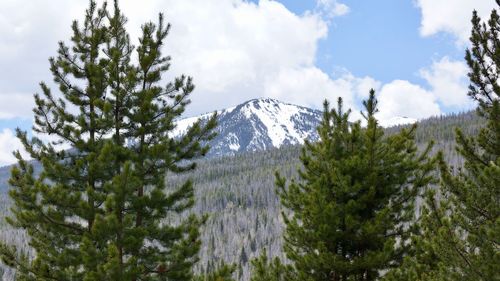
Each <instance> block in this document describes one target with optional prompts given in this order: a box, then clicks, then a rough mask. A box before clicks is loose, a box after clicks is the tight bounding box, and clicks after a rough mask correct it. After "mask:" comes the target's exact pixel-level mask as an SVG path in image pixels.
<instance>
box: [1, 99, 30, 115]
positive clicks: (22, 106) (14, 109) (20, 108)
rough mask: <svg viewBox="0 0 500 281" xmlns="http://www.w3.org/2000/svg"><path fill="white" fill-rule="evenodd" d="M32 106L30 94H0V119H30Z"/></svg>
mask: <svg viewBox="0 0 500 281" xmlns="http://www.w3.org/2000/svg"><path fill="white" fill-rule="evenodd" d="M34 104H35V102H34V99H33V96H32V95H30V94H26V93H12V94H7V93H3V94H0V119H11V118H15V117H21V118H30V117H31V116H32V115H33V112H32V108H33V106H34Z"/></svg>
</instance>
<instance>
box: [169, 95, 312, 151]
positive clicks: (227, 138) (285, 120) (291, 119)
mask: <svg viewBox="0 0 500 281" xmlns="http://www.w3.org/2000/svg"><path fill="white" fill-rule="evenodd" d="M218 114H219V117H218V127H217V129H216V131H217V137H216V138H215V139H214V140H212V142H211V143H210V147H211V149H210V152H209V155H210V156H221V155H234V154H235V153H239V152H250V151H257V150H265V149H268V148H273V147H281V146H282V145H293V144H302V143H304V140H305V139H308V140H311V141H315V140H317V139H318V134H317V132H316V127H317V126H318V125H319V122H320V120H321V111H319V110H314V109H310V108H307V107H302V106H297V105H292V104H287V103H283V102H280V101H278V100H275V99H270V98H262V99H253V100H250V101H247V102H245V103H242V104H240V105H238V106H235V107H231V108H228V109H225V110H221V111H218ZM210 116H211V113H209V114H204V115H201V116H197V117H191V118H186V119H181V120H179V121H178V122H177V127H176V128H175V130H174V132H173V134H172V135H173V136H180V135H182V134H183V133H185V132H186V130H187V129H188V128H189V127H190V126H191V125H192V124H193V123H194V122H195V121H196V120H198V119H202V120H203V119H207V118H209V117H210Z"/></svg>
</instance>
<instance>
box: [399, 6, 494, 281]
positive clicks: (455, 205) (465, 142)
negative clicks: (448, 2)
mask: <svg viewBox="0 0 500 281" xmlns="http://www.w3.org/2000/svg"><path fill="white" fill-rule="evenodd" d="M497 4H498V5H499V6H500V1H497ZM472 24H473V29H472V35H471V37H470V38H471V43H472V44H471V49H469V50H467V51H466V56H465V59H466V61H467V64H468V65H469V68H470V72H469V77H470V79H471V85H470V87H469V96H470V97H471V98H472V99H474V100H475V101H477V102H478V103H479V108H478V112H479V114H480V115H481V116H482V117H483V118H484V120H485V121H486V122H485V123H486V125H485V126H484V127H483V128H481V130H480V131H479V134H477V135H476V136H473V137H468V136H466V134H464V133H463V131H462V130H460V129H457V130H456V136H457V152H458V153H459V154H460V155H461V156H462V157H463V159H464V161H465V163H464V166H463V168H462V167H458V168H457V167H450V166H449V164H447V163H446V161H445V160H444V156H443V154H442V153H441V154H440V155H439V158H440V161H439V171H440V174H441V189H440V190H439V192H438V193H436V192H434V191H430V192H429V193H428V196H427V200H426V201H427V204H426V206H425V208H424V212H423V215H422V231H423V233H422V237H421V238H420V239H418V240H417V243H418V245H419V248H420V249H419V254H417V255H416V256H415V258H413V259H408V261H407V263H406V264H405V266H404V267H402V268H401V269H400V270H399V272H398V273H397V274H399V276H403V277H405V278H406V279H407V280H500V216H499V215H500V87H499V84H498V75H499V74H500V71H499V66H500V48H499V46H500V37H499V34H498V32H499V30H500V17H499V15H498V14H497V11H496V10H493V11H492V13H491V17H490V20H489V21H488V22H487V23H482V22H481V19H480V18H479V17H478V15H477V13H476V12H474V13H473V17H472ZM410 276H412V278H411V279H410V278H409V277H410ZM428 276H432V278H433V279H431V278H428ZM391 280H397V279H391Z"/></svg>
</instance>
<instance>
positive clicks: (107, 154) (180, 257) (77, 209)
mask: <svg viewBox="0 0 500 281" xmlns="http://www.w3.org/2000/svg"><path fill="white" fill-rule="evenodd" d="M125 23H126V18H125V17H124V16H123V15H122V13H121V12H120V9H119V6H118V3H117V1H115V2H114V9H113V10H112V11H110V10H109V9H108V7H107V4H106V3H104V4H103V5H102V7H100V8H98V7H97V5H96V3H95V2H94V1H91V2H90V6H89V8H88V10H87V11H86V13H85V19H84V21H83V24H80V23H78V22H77V21H75V22H74V23H73V25H72V30H73V35H72V37H71V45H70V46H67V45H66V44H65V43H63V42H61V43H59V50H58V55H57V57H55V58H51V59H50V70H51V72H52V74H53V77H54V81H55V83H56V84H57V85H58V86H59V90H60V93H59V94H58V95H53V94H52V92H51V90H50V89H49V87H48V86H47V85H46V84H44V83H42V84H41V88H42V94H41V95H38V94H36V95H35V102H36V107H35V109H34V113H35V125H34V131H35V132H37V133H38V135H39V136H44V135H45V136H49V138H50V141H45V142H44V141H42V140H41V139H40V138H39V137H31V138H30V137H28V135H27V134H26V133H25V132H22V131H20V130H18V131H17V135H18V137H19V139H20V140H21V142H22V143H23V144H24V147H25V149H26V150H27V151H28V152H29V154H30V155H31V157H32V158H33V159H35V160H37V161H39V162H40V163H41V165H42V171H41V173H40V174H36V173H34V169H33V166H32V164H31V163H30V162H28V161H26V160H24V159H22V157H21V155H20V154H19V152H17V153H16V157H17V158H18V160H19V162H18V165H17V166H16V167H14V168H13V169H12V176H11V179H10V184H11V185H12V187H13V188H12V190H11V191H10V196H11V197H12V199H13V201H14V207H13V208H12V214H13V215H12V217H10V218H8V222H9V223H10V224H11V225H12V226H14V227H17V228H22V229H24V230H26V232H27V233H28V235H29V236H30V240H29V245H30V247H31V248H32V249H33V251H34V256H33V257H31V256H29V255H27V254H26V253H21V252H19V251H17V250H16V249H14V248H12V247H9V246H7V245H0V254H1V257H2V259H3V261H4V262H5V263H6V264H8V265H10V266H12V267H13V268H15V269H16V270H17V273H18V274H17V279H18V280H86V281H90V280H96V281H97V280H190V279H191V278H192V277H193V265H194V263H195V262H197V260H198V255H197V254H198V250H199V248H200V239H199V230H198V228H199V226H200V224H201V223H202V222H203V218H199V217H197V216H194V215H188V216H186V215H185V214H186V212H188V211H189V208H190V207H191V206H192V205H193V204H194V191H193V186H192V184H191V182H190V181H187V182H186V183H185V184H183V185H182V186H180V187H173V186H168V185H167V184H166V181H165V176H166V175H167V173H182V172H186V171H189V170H192V169H194V168H195V163H194V162H193V161H190V160H192V159H193V158H195V157H199V156H202V155H204V154H205V153H206V152H207V151H208V146H206V145H204V144H203V143H206V142H207V141H208V140H210V139H211V138H212V137H213V133H212V132H211V131H212V129H213V128H214V127H215V124H216V123H215V120H216V116H215V115H214V116H213V117H212V118H211V119H210V120H209V121H208V122H207V123H205V124H201V123H198V122H197V123H195V124H194V125H193V126H192V127H191V128H190V129H189V130H188V132H187V133H186V134H185V135H184V136H182V137H179V138H172V137H171V135H170V133H171V132H172V130H173V129H174V128H175V120H176V119H178V118H179V116H181V114H182V113H183V112H184V110H185V107H186V106H187V105H188V103H189V94H190V93H191V92H192V91H193V89H194V86H193V84H192V79H191V78H189V77H184V76H181V77H178V78H175V80H174V81H172V82H171V83H167V84H166V85H165V86H162V85H161V83H162V82H161V81H162V78H163V76H164V73H165V72H166V71H167V70H168V68H169V66H170V58H169V57H168V56H164V55H163V54H162V52H161V49H162V46H163V45H164V43H165V40H166V36H167V34H168V31H169V28H170V25H168V24H167V25H165V23H164V20H163V16H162V15H161V14H160V17H159V21H158V23H157V24H154V23H146V24H144V25H143V26H142V36H141V37H140V38H139V44H138V46H137V48H134V47H133V46H132V45H131V44H130V40H129V36H128V34H127V31H126V30H125V27H124V25H125ZM134 54H136V56H137V59H136V61H137V63H136V64H133V63H132V56H133V55H134ZM58 96H59V97H58ZM60 145H65V147H69V149H66V150H61V149H60Z"/></svg>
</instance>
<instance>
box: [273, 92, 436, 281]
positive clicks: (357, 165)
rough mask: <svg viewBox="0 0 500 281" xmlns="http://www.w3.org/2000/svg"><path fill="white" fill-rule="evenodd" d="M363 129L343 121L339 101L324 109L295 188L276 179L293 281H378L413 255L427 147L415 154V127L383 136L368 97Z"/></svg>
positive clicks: (427, 176) (373, 102) (427, 175)
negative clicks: (316, 139) (333, 107)
mask: <svg viewBox="0 0 500 281" xmlns="http://www.w3.org/2000/svg"><path fill="white" fill-rule="evenodd" d="M364 106H365V109H366V112H365V113H364V117H365V119H366V121H367V126H366V127H365V128H363V127H362V126H361V123H360V122H359V121H358V122H354V123H351V122H349V121H348V118H349V114H350V111H347V112H344V111H343V108H342V99H339V101H338V108H337V110H330V108H329V105H328V103H327V102H325V106H324V113H323V119H322V121H321V124H320V126H319V127H318V133H319V135H320V141H319V142H317V143H306V145H305V148H304V149H303V151H302V155H301V161H302V164H303V169H302V170H300V171H299V174H300V181H292V182H291V183H290V184H289V185H288V186H286V182H285V179H284V178H282V177H280V176H279V175H277V186H278V191H279V195H280V198H281V202H282V205H283V206H284V207H285V208H286V209H287V210H289V211H290V213H291V215H290V216H288V215H287V212H284V213H283V217H284V220H285V224H286V231H285V237H284V240H285V242H284V249H285V252H286V255H287V258H288V259H290V260H291V262H292V264H293V266H294V268H295V270H296V273H297V277H298V280H376V279H377V278H378V277H379V275H380V272H381V271H383V270H387V269H390V268H392V267H396V266H398V265H399V264H400V262H401V261H402V258H403V257H404V256H405V254H407V253H408V252H409V251H410V250H411V249H410V247H409V246H411V244H407V243H406V242H407V241H409V239H410V237H411V235H412V233H414V231H415V227H414V224H413V223H412V222H413V221H414V219H415V218H414V216H415V211H414V204H415V200H416V197H417V195H418V194H419V192H420V191H421V189H422V188H423V187H425V186H426V185H427V184H429V183H430V182H431V180H432V177H431V175H430V172H431V171H432V167H433V163H432V161H430V160H428V157H427V156H428V153H429V150H430V148H431V145H429V146H428V147H427V148H426V150H425V151H424V152H423V153H422V154H419V153H417V147H416V146H415V143H414V140H413V138H414V131H415V128H416V127H415V126H413V127H411V129H409V130H406V129H403V130H402V131H401V132H400V133H398V134H395V135H391V136H384V133H383V129H382V128H381V127H380V126H379V125H378V122H377V120H376V118H375V113H376V112H377V100H376V98H375V93H374V91H373V90H371V91H370V97H369V99H368V100H366V101H365V102H364Z"/></svg>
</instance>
